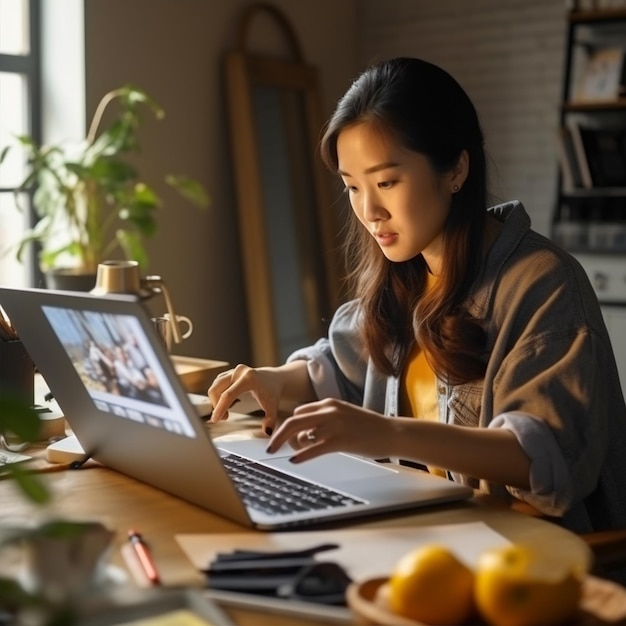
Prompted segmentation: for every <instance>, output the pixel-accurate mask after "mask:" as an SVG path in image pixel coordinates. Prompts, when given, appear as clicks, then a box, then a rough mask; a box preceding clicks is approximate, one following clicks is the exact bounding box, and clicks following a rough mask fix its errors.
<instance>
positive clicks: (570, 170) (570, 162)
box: [557, 126, 583, 189]
mask: <svg viewBox="0 0 626 626" xmlns="http://www.w3.org/2000/svg"><path fill="white" fill-rule="evenodd" d="M557 147H558V153H559V165H560V167H561V176H562V177H563V187H564V188H565V189H574V188H576V187H582V186H583V179H582V175H581V172H580V167H579V165H578V159H577V158H576V152H575V149H574V142H573V139H572V133H571V131H570V129H569V128H568V127H567V126H561V127H560V128H559V129H558V134H557Z"/></svg>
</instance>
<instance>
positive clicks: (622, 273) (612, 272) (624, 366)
mask: <svg viewBox="0 0 626 626" xmlns="http://www.w3.org/2000/svg"><path fill="white" fill-rule="evenodd" d="M574 256H575V257H576V259H578V261H579V262H580V264H581V265H582V266H583V268H584V270H585V272H586V273H587V276H589V280H590V281H591V284H592V286H593V288H594V290H595V292H596V295H597V296H598V301H599V302H600V307H601V309H602V314H603V316H604V321H605V323H606V326H607V329H608V331H609V337H610V338H611V344H612V345H613V352H614V353H615V360H616V361H617V369H618V371H619V379H620V383H621V385H622V392H624V391H626V254H593V253H576V254H575V255H574Z"/></svg>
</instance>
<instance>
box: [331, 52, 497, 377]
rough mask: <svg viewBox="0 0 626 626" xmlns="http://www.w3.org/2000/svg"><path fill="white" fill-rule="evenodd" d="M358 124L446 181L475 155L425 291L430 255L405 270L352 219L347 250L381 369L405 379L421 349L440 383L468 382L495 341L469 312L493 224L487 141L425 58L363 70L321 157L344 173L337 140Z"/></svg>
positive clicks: (366, 333) (461, 95)
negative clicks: (422, 160) (488, 224)
mask: <svg viewBox="0 0 626 626" xmlns="http://www.w3.org/2000/svg"><path fill="white" fill-rule="evenodd" d="M358 122H368V123H370V124H375V125H376V126H377V127H379V128H380V129H381V130H383V131H384V132H386V133H390V134H391V135H392V136H394V137H395V138H396V140H398V141H400V143H401V144H402V145H404V146H405V147H406V148H408V149H410V150H413V151H415V152H419V153H421V154H423V155H424V156H426V157H427V158H428V160H429V162H430V165H431V167H432V168H433V169H434V171H436V172H438V173H440V174H444V173H447V172H449V171H450V170H451V169H452V168H453V167H454V166H455V165H456V164H457V162H458V160H459V158H460V155H461V153H462V151H463V150H466V151H467V153H468V155H469V172H468V175H467V178H466V180H465V183H464V184H463V186H462V189H461V190H459V191H458V193H455V194H453V195H452V204H451V208H450V212H449V216H448V219H447V221H446V224H445V226H444V258H445V261H444V264H443V268H442V271H441V275H440V277H439V280H438V281H437V284H436V286H435V287H434V288H433V289H432V290H429V291H428V292H426V289H425V287H426V278H427V271H428V268H427V266H426V262H425V260H424V258H423V257H422V255H421V254H419V255H418V256H416V257H414V258H413V259H410V260H408V261H404V262H401V263H394V262H391V261H389V260H387V259H386V257H385V256H384V255H383V253H382V252H381V250H380V248H379V246H378V244H377V243H376V241H375V240H374V238H373V237H372V236H371V235H370V234H369V232H367V230H366V229H365V228H363V226H362V225H361V224H360V222H359V221H358V220H357V218H356V217H355V216H354V214H353V213H352V211H350V212H349V213H350V218H349V225H348V228H347V238H346V244H345V246H346V247H345V250H346V258H347V262H348V277H349V279H351V284H352V291H353V295H357V296H358V297H359V298H360V300H361V304H362V307H363V311H364V316H363V324H362V328H361V331H362V333H363V338H364V343H365V348H366V350H367V352H368V354H369V356H370V357H371V359H372V361H373V362H374V364H375V365H376V367H377V368H378V369H379V370H380V371H381V372H383V373H385V374H393V375H399V374H400V372H401V370H402V367H403V365H404V362H405V360H406V358H407V356H408V353H409V352H410V350H411V349H412V347H413V345H414V343H415V342H417V343H418V344H419V346H420V347H421V348H422V349H424V350H425V351H426V354H427V355H428V358H429V361H430V363H431V366H432V367H433V369H434V370H435V372H436V373H437V375H438V376H439V377H440V378H443V379H444V380H447V381H449V382H451V383H453V384H460V383H464V382H469V381H471V380H476V379H478V378H481V377H482V376H483V375H484V372H485V359H484V355H483V352H484V349H485V341H486V334H485V332H484V329H483V328H482V327H481V326H480V324H479V323H478V321H477V320H475V319H473V318H471V317H470V316H469V314H468V312H467V311H466V309H465V308H464V303H465V302H466V299H467V296H468V294H469V290H470V287H471V284H472V282H473V281H474V279H475V278H476V276H477V273H478V271H479V268H480V264H481V261H482V258H481V257H482V249H483V240H484V231H485V221H486V216H487V212H486V209H487V180H486V179H487V174H486V158H485V151H484V145H483V144H484V139H483V133H482V130H481V127H480V123H479V120H478V116H477V114H476V110H475V108H474V105H473V104H472V102H471V100H470V99H469V97H468V96H467V94H466V93H465V91H464V90H463V89H462V87H461V86H460V85H459V84H458V83H457V82H456V81H455V80H454V79H453V78H452V77H451V76H450V75H449V74H448V73H447V72H445V71H444V70H442V69H441V68H439V67H437V66H436V65H433V64H432V63H428V62H426V61H423V60H420V59H411V58H396V59H391V60H388V61H384V62H382V63H380V64H378V65H375V66H373V67H371V68H369V69H367V70H366V71H365V72H363V73H362V74H361V75H360V76H359V77H358V78H357V79H356V80H355V82H354V83H353V84H352V85H351V87H350V88H349V89H348V91H347V92H346V94H345V95H344V96H343V97H342V98H341V100H340V101H339V103H338V105H337V108H336V110H335V112H334V114H333V115H332V117H331V118H330V120H329V121H328V123H327V125H326V128H325V132H324V135H323V137H322V141H321V145H320V149H321V155H322V158H323V159H324V161H325V163H326V165H327V166H328V167H329V168H330V169H331V170H333V171H335V172H336V171H337V169H338V157H337V138H338V136H339V134H340V133H341V131H342V130H343V129H344V128H346V127H348V126H351V125H353V124H355V123H358Z"/></svg>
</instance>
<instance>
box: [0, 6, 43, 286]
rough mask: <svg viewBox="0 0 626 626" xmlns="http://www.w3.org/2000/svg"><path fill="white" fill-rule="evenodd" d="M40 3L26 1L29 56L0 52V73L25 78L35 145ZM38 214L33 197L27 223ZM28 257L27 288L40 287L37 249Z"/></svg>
mask: <svg viewBox="0 0 626 626" xmlns="http://www.w3.org/2000/svg"><path fill="white" fill-rule="evenodd" d="M40 3H41V0H28V3H27V4H28V37H29V52H28V54H22V55H13V54H4V53H0V71H2V72H6V73H11V74H21V75H23V76H24V77H25V79H26V83H27V102H26V106H27V113H26V119H27V121H28V133H29V135H30V136H31V137H32V138H33V140H34V141H36V142H37V143H40V142H41V138H42V122H41V109H42V103H41V73H42V70H41V4H40ZM13 189H14V188H12V187H2V188H0V191H2V192H7V191H8V192H11V191H13ZM36 219H37V215H36V213H35V211H34V208H33V205H32V194H30V196H29V201H28V224H29V225H30V226H33V225H34V224H35V222H36ZM27 254H28V258H27V259H26V260H25V264H26V266H27V267H28V268H30V272H26V281H27V283H28V285H27V286H32V285H36V284H42V281H43V276H42V273H41V270H40V268H39V263H38V262H37V256H38V249H37V246H30V247H29V249H28V251H27Z"/></svg>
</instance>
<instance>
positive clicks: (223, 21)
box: [85, 0, 356, 363]
mask: <svg viewBox="0 0 626 626" xmlns="http://www.w3.org/2000/svg"><path fill="white" fill-rule="evenodd" d="M248 4H249V2H248V0H227V1H225V0H176V1H173V0H131V1H129V0H88V1H87V2H85V56H86V89H87V103H86V104H87V110H88V111H93V108H94V107H95V105H96V103H97V101H98V100H99V98H100V97H101V95H102V94H103V93H104V92H106V91H107V90H108V89H111V88H114V87H117V86H119V85H121V84H124V83H127V82H131V83H135V84H137V85H138V86H140V87H141V88H143V89H145V90H146V91H147V92H148V93H149V94H150V95H152V96H153V97H154V99H155V100H156V101H157V102H159V103H160V104H161V105H162V106H163V108H164V109H165V111H166V118H165V120H163V121H162V122H155V121H152V120H148V121H147V123H146V127H145V128H146V132H145V133H144V135H145V137H144V140H143V144H142V150H143V155H142V158H141V162H140V170H141V172H142V174H143V175H144V176H145V178H146V179H147V180H148V182H153V183H154V181H156V180H160V179H161V177H162V175H163V174H165V173H170V172H171V173H184V174H187V175H189V176H193V177H196V178H197V179H199V180H200V181H202V182H203V183H204V184H205V185H206V186H207V188H208V189H209V190H210V192H211V194H212V196H213V204H212V207H211V208H210V210H209V211H208V212H207V213H201V212H199V211H198V210H197V209H195V208H194V207H192V206H189V205H183V204H182V203H180V201H179V200H178V199H177V197H176V195H175V194H172V193H171V192H169V191H168V189H167V188H161V187H159V191H161V192H162V195H163V198H164V200H165V206H164V207H163V209H162V211H161V214H160V216H159V232H158V234H157V235H156V237H155V238H154V239H153V240H152V241H151V242H150V253H151V263H150V273H152V274H160V275H162V276H163V278H164V279H165V280H166V282H167V284H168V286H169V288H170V291H171V293H172V297H173V300H174V303H175V305H176V308H177V309H178V311H179V312H180V313H184V314H186V315H189V316H190V317H191V318H192V319H193V320H194V322H195V331H194V334H193V336H192V337H191V338H190V339H189V340H187V341H186V342H185V344H183V346H181V347H180V348H179V349H178V350H177V351H178V352H179V353H181V354H185V355H188V356H203V357H209V358H214V359H223V360H227V361H229V362H232V363H236V362H240V361H248V360H249V348H248V338H247V330H246V328H247V321H246V311H245V304H244V293H243V284H242V283H243V281H242V274H241V263H240V259H239V251H238V241H237V238H238V231H237V222H236V199H235V189H234V184H233V176H232V171H231V166H230V160H229V158H230V155H229V148H228V136H227V117H226V113H227V112H226V109H225V97H224V89H223V86H222V76H221V61H222V57H223V54H224V52H225V51H226V50H228V49H229V48H230V46H232V42H233V38H234V33H235V27H236V22H237V18H238V16H239V15H240V13H241V11H242V9H243V7H245V6H247V5H248ZM273 4H274V5H275V6H277V7H279V8H282V9H283V11H284V13H285V14H286V15H287V17H288V18H289V20H290V21H291V23H292V25H293V26H294V29H295V30H296V32H297V34H298V36H299V37H300V41H301V45H302V49H303V52H304V56H305V60H306V61H307V62H308V63H310V64H313V65H316V66H317V67H318V68H319V69H320V74H321V80H322V92H323V94H322V95H323V99H324V103H325V108H326V110H327V111H326V112H327V113H330V111H331V110H332V108H333V106H334V103H335V101H336V99H337V97H339V96H340V95H341V93H342V92H343V91H344V89H345V86H346V84H347V83H348V82H349V80H350V79H351V78H352V76H353V74H354V72H355V68H356V61H355V59H356V38H355V28H356V17H355V6H356V0H341V1H337V0H315V2H309V1H304V0H274V2H273ZM259 28H261V30H260V31H259V30H258V28H257V29H255V31H254V37H253V43H254V46H255V47H260V48H265V47H267V48H268V49H270V48H273V47H274V44H273V42H274V41H275V39H274V38H273V37H274V36H275V33H272V32H271V31H270V30H268V31H267V32H265V31H264V30H263V24H262V23H261V25H260V27H259ZM260 48H259V49H260ZM157 300H158V302H157ZM157 300H155V301H154V302H153V303H151V306H154V307H156V308H164V304H163V300H162V299H161V298H157ZM251 314H254V312H251Z"/></svg>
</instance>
